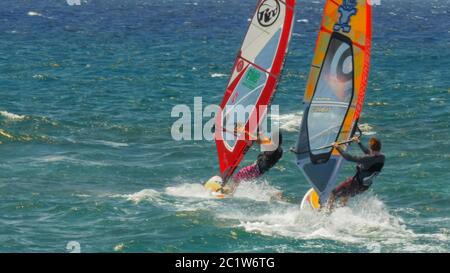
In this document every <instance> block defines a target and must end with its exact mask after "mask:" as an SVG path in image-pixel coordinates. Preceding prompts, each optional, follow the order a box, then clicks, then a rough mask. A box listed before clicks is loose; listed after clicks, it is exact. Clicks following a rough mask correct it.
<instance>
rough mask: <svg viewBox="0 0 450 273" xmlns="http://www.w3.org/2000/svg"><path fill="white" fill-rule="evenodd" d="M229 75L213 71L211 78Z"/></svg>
mask: <svg viewBox="0 0 450 273" xmlns="http://www.w3.org/2000/svg"><path fill="white" fill-rule="evenodd" d="M226 76H228V75H227V74H223V73H212V74H211V78H223V77H226Z"/></svg>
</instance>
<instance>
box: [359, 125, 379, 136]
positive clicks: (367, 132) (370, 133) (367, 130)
mask: <svg viewBox="0 0 450 273" xmlns="http://www.w3.org/2000/svg"><path fill="white" fill-rule="evenodd" d="M358 127H359V129H361V131H362V133H363V135H365V136H373V135H376V134H377V132H375V131H372V130H373V127H372V126H370V125H369V123H362V124H359V125H358Z"/></svg>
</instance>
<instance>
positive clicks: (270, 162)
mask: <svg viewBox="0 0 450 273" xmlns="http://www.w3.org/2000/svg"><path fill="white" fill-rule="evenodd" d="M282 156H283V149H282V148H281V146H278V148H277V149H276V150H275V151H271V152H262V153H260V154H259V155H258V159H257V160H256V162H255V163H253V164H252V165H250V166H247V167H245V168H242V169H241V170H240V171H239V172H238V173H237V174H236V175H234V176H233V180H234V181H236V182H240V181H242V180H252V179H255V178H258V177H260V176H261V175H263V174H264V173H265V172H267V171H268V170H270V169H271V168H272V167H273V166H274V165H275V164H277V162H278V161H279V160H280V159H281V157H282Z"/></svg>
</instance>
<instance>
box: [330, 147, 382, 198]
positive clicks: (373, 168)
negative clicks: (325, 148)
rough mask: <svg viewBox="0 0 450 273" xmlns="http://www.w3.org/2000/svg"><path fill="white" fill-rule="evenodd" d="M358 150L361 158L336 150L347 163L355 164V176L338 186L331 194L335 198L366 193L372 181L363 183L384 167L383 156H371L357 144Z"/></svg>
mask: <svg viewBox="0 0 450 273" xmlns="http://www.w3.org/2000/svg"><path fill="white" fill-rule="evenodd" d="M358 146H359V148H361V150H362V151H363V152H364V155H363V156H354V155H351V154H349V153H347V152H345V151H344V150H342V149H341V148H340V147H338V148H337V150H338V151H339V153H340V154H341V155H342V157H343V158H345V159H346V160H348V161H351V162H356V163H357V165H356V174H355V175H354V176H353V177H351V178H349V179H347V180H346V181H344V182H343V183H342V184H341V185H339V186H338V187H337V188H336V189H335V190H334V191H333V194H334V195H335V196H336V197H343V196H355V195H356V194H359V193H362V192H364V191H366V190H367V189H368V188H369V187H370V186H371V184H372V180H368V181H365V179H364V178H368V177H370V176H371V175H373V174H374V173H375V172H380V171H381V169H382V168H383V166H384V161H385V159H386V157H385V156H384V155H383V154H371V153H370V150H369V149H367V148H366V147H365V146H364V145H362V144H361V143H358Z"/></svg>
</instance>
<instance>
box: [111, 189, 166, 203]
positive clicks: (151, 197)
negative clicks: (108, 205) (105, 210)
mask: <svg viewBox="0 0 450 273" xmlns="http://www.w3.org/2000/svg"><path fill="white" fill-rule="evenodd" d="M160 196H161V194H160V193H159V192H158V191H156V190H153V189H144V190H141V191H139V192H136V193H132V194H122V195H114V196H113V197H123V198H126V199H127V200H128V201H132V202H133V203H135V204H138V203H140V202H142V201H155V200H159V198H160Z"/></svg>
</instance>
